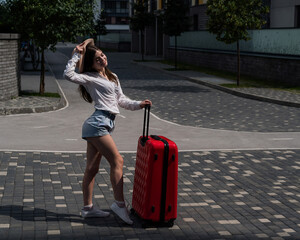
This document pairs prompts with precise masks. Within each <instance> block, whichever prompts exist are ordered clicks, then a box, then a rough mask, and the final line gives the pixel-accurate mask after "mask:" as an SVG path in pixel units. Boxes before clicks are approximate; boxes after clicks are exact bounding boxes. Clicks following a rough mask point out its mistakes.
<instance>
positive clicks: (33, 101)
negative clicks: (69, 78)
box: [0, 95, 62, 115]
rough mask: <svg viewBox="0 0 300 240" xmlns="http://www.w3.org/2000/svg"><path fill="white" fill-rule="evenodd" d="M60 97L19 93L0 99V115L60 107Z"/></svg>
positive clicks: (42, 110)
mask: <svg viewBox="0 0 300 240" xmlns="http://www.w3.org/2000/svg"><path fill="white" fill-rule="evenodd" d="M61 107H62V105H61V101H60V98H55V97H37V96H26V95H23V96H22V95H21V96H19V97H17V98H14V99H10V100H7V101H0V115H9V114H20V113H37V112H48V111H53V110H56V109H59V108H61Z"/></svg>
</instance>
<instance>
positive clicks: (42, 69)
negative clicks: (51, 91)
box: [40, 49, 45, 94]
mask: <svg viewBox="0 0 300 240" xmlns="http://www.w3.org/2000/svg"><path fill="white" fill-rule="evenodd" d="M44 51H45V50H44V49H42V59H41V77H40V94H44V93H45V55H44Z"/></svg>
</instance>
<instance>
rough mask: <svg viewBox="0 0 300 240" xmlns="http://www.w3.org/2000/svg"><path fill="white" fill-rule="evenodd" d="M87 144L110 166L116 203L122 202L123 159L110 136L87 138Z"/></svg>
mask: <svg viewBox="0 0 300 240" xmlns="http://www.w3.org/2000/svg"><path fill="white" fill-rule="evenodd" d="M88 142H89V143H90V144H91V145H92V146H93V147H94V148H96V149H97V151H98V152H100V153H101V155H103V156H104V157H105V158H106V159H107V161H108V162H109V164H110V181H111V184H112V187H113V190H114V197H115V200H116V201H120V202H124V195H123V158H122V156H121V155H120V153H119V151H118V149H117V146H116V144H115V142H114V140H113V139H112V137H111V136H110V135H105V136H102V137H91V138H88Z"/></svg>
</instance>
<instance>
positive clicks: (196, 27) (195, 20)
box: [193, 14, 198, 31]
mask: <svg viewBox="0 0 300 240" xmlns="http://www.w3.org/2000/svg"><path fill="white" fill-rule="evenodd" d="M193 30H194V31H197V30H198V14H195V15H194V16H193Z"/></svg>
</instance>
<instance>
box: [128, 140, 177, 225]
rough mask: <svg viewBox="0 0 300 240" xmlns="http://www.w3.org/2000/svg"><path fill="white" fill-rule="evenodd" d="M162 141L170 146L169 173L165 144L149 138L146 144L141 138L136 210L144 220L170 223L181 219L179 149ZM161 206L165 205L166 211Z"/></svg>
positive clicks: (137, 163) (134, 188)
mask: <svg viewBox="0 0 300 240" xmlns="http://www.w3.org/2000/svg"><path fill="white" fill-rule="evenodd" d="M159 137H160V138H162V139H164V140H166V141H167V142H168V145H169V154H168V157H167V163H166V164H165V172H163V171H164V154H165V144H164V142H162V141H160V140H156V139H153V137H148V140H147V141H146V142H145V144H143V143H142V141H141V140H142V138H143V137H140V138H139V142H138V148H137V155H136V166H135V176H134V185H133V195H132V208H133V210H134V211H135V213H137V214H138V215H139V217H141V218H142V219H144V220H151V221H153V222H168V221H174V220H175V219H176V218H177V189H178V148H177V146H176V144H175V143H174V142H173V141H171V140H169V139H167V138H165V137H163V136H159ZM143 145H144V146H143ZM164 178H165V180H164ZM165 181H166V182H165ZM164 182H165V183H164ZM164 184H165V185H164ZM161 205H165V206H164V209H161V207H163V206H161Z"/></svg>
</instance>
